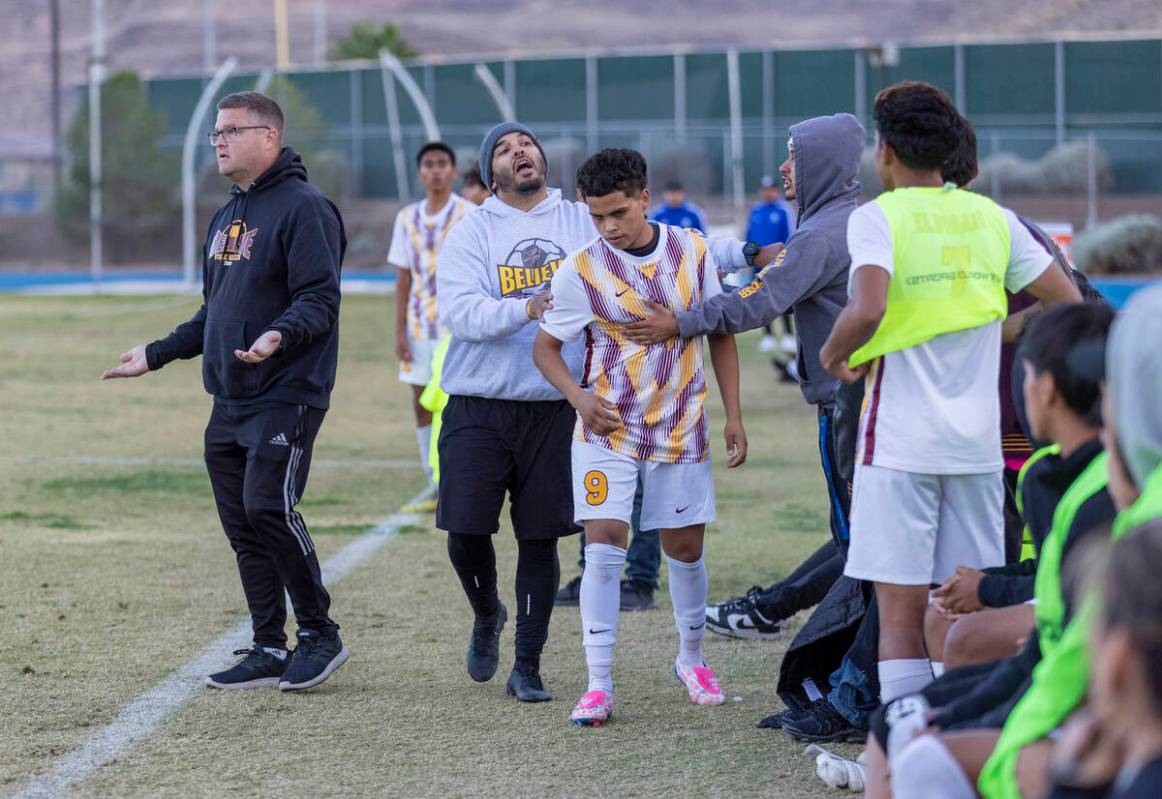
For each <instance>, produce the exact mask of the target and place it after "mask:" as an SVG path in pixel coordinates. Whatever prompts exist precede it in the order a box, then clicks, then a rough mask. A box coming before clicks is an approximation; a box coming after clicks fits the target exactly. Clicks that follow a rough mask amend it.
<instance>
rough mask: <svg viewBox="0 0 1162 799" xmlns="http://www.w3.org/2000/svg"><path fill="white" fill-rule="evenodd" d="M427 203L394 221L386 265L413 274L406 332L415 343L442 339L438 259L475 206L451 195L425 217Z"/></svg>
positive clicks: (405, 211)
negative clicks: (441, 206) (437, 288)
mask: <svg viewBox="0 0 1162 799" xmlns="http://www.w3.org/2000/svg"><path fill="white" fill-rule="evenodd" d="M427 205H428V201H427V200H420V201H419V202H415V203H412V204H411V205H408V206H406V207H404V208H403V210H401V211H400V212H399V213H398V214H397V215H396V217H395V225H394V227H393V228H392V233H391V247H390V249H389V250H388V254H387V262H388V263H389V264H392V265H393V266H397V267H401V268H405V269H407V270H409V271H410V272H411V276H412V287H411V293H410V294H409V296H408V306H407V314H408V320H407V330H408V336H409V337H410V338H411V339H412V340H413V341H425V340H437V339H440V338H443V334H444V331H442V330H441V329H440V323H439V317H438V314H437V311H436V256H437V255H438V254H439V252H440V248H441V247H442V246H443V245H444V239H446V238H447V237H448V232H449V231H450V230H451V229H452V227H453V226H454V225H455V224H456V223H457V222H459V221H460V220H461V219H462V218H463V217H464V215H465V214H466V213H468V212H469V211H471V210H473V209H474V208H475V206H473V205H472V203H470V202H468V201H467V200H465V199H464V198H462V197H460V196H459V195H457V194H452V195H451V196H450V197H449V199H448V203H447V204H446V205H445V206H444V207H443V208H441V209H440V211H439V213H437V214H435V215H433V216H429V215H428V214H427V213H425V209H426V208H427Z"/></svg>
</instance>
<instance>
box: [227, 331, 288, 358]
mask: <svg viewBox="0 0 1162 799" xmlns="http://www.w3.org/2000/svg"><path fill="white" fill-rule="evenodd" d="M281 344H282V333H279V332H278V331H277V330H267V331H266V332H265V333H263V334H262V335H261V336H259V337H258V339H257V340H256V341H255V342H254V343H253V344H251V345H250V349H249V350H247V351H246V352H243V351H242V350H234V355H235V357H237V358H238V360H240V361H246V363H262V362H263V361H265V360H266V359H267V358H269V357H270V356H271V355H274V354H275V353H276V352H278V348H279V345H281Z"/></svg>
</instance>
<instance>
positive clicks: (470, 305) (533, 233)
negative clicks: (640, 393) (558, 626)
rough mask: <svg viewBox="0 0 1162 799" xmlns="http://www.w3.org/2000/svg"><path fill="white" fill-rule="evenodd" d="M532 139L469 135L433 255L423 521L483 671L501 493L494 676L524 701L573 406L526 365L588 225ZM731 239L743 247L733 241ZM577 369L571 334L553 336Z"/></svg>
mask: <svg viewBox="0 0 1162 799" xmlns="http://www.w3.org/2000/svg"><path fill="white" fill-rule="evenodd" d="M546 170H547V165H546V160H545V154H544V151H543V150H542V149H541V145H540V144H539V143H538V141H537V139H536V137H535V136H534V135H533V132H532V131H531V130H529V129H528V128H527V127H525V126H524V125H521V124H520V123H517V122H506V123H502V124H500V125H497V126H496V127H495V128H493V129H492V130H491V131H490V132H489V133H488V135H487V136H486V137H485V139H484V142H483V143H482V145H481V148H480V174H481V177H482V178H483V180H484V183H485V184H486V185H487V186H488V187H489V188H490V189H491V190H492V191H493V192H494V194H493V196H492V197H489V198H488V199H486V200H485V201H484V203H483V205H481V206H480V208H479V209H478V210H477V211H476V212H474V213H472V214H469V215H468V216H467V217H465V218H464V219H463V220H461V222H460V223H459V224H457V225H456V227H455V228H453V229H452V232H451V233H449V234H448V238H447V239H446V240H445V242H444V247H443V249H441V250H440V254H439V257H438V258H437V262H436V287H437V296H438V297H439V298H440V302H439V316H440V322H441V324H443V325H444V326H446V327H447V328H448V329H449V330H451V332H452V340H451V343H450V344H449V347H448V354H447V357H446V359H445V361H444V368H443V374H442V377H441V381H440V385H441V388H443V390H444V391H445V392H447V393H448V395H449V398H448V405H447V407H446V408H445V409H444V414H443V429H442V430H441V433H440V440H439V456H440V488H439V498H438V500H437V508H436V526H437V527H438V528H440V529H441V530H445V531H447V532H448V554H449V557H450V559H451V561H452V566H453V567H454V568H455V570H456V574H457V576H458V577H459V578H460V583H461V585H462V586H463V588H464V592H465V594H466V595H467V598H468V602H469V604H470V605H471V606H472V610H473V613H474V614H475V622H474V625H473V631H472V636H471V639H470V641H469V644H468V652H467V658H466V660H467V667H468V674H469V676H470V677H471V678H472V679H473V680H476V681H477V682H486V681H487V680H490V679H492V677H493V675H494V674H495V673H496V668H497V665H498V664H499V644H500V631H501V629H502V628H503V627H504V624H505V621H506V620H507V618H508V611H507V610H506V608H505V606H504V604H503V603H501V601H500V598H499V595H498V592H497V586H496V553H495V550H494V548H493V545H492V539H491V536H492V535H494V534H495V533H496V532H497V531H498V530H499V526H500V511H501V508H502V506H503V504H504V500H505V496H506V495H508V497H509V499H510V502H511V518H512V526H513V531H514V532H515V534H516V538H517V545H518V555H517V568H516V596H517V621H516V663H515V665H514V667H513V670H512V674H511V675H510V677H509V680H508V684H507V686H506V690H507V692H508V693H509V695H511V696H515V697H516V698H517V699H518V700H520V701H524V702H543V701H547V700H549V699H551V698H552V697H551V695H550V694H549V692H548V691H546V690H545V688H544V684H543V682H542V680H541V677H540V656H541V651H542V650H543V648H544V645H545V642H546V641H547V640H548V634H549V618H550V616H551V614H552V611H553V604H554V599H555V596H556V593H557V588H558V584H559V582H560V563H559V561H558V558H557V539H558V538H560V537H562V536H566V535H571V534H573V533H575V532H577V531H578V529H577V528H576V527H575V526H574V524H573V494H572V479H571V465H570V442H571V440H572V435H573V422H574V418H575V417H574V411H573V408H572V407H571V406H570V405H569V403H568V402H567V401H566V400H565V399H564V398H563V397H562V396H561V394H560V393H559V392H558V391H557V390H556V389H555V388H553V387H552V386H551V385H550V384H549V383H548V381H546V380H545V378H544V377H543V376H542V375H541V373H540V371H539V370H538V369H537V368H536V367H535V366H534V365H533V357H532V348H533V340H534V338H535V337H536V334H537V330H538V325H537V324H536V322H538V321H539V320H540V319H541V316H542V315H543V314H544V312H545V310H546V309H548V308H550V307H552V294H551V292H550V291H549V284H550V282H551V280H552V278H553V274H554V273H555V272H556V270H557V268H558V267H559V266H560V264H561V262H562V261H563V260H564V259H565V256H566V255H567V254H569V253H571V252H573V251H575V250H579V249H581V248H582V247H584V246H585V245H586V244H588V243H589V242H590V241H592V240H593V239H595V238H596V237H597V230H596V228H594V227H593V222H592V220H591V219H590V217H589V209H588V207H587V206H586V205H585V204H583V203H576V202H571V201H569V200H566V199H563V198H562V196H561V191H560V189H553V188H549V187H548V186H547V183H546V174H547V172H546ZM708 245H709V247H710V250H711V252H712V253H713V255H714V258H715V261H716V262H717V263H720V264H722V265H723V266H724V267H732V268H737V267H740V266H742V265H744V264H745V263H747V262H748V254H749V260H750V261H754V262H756V263H760V264H761V263H766V262H767V261H768V260H769V259H771V258H773V257H774V254H775V251H774V250H773V249H766V250H761V251H759V252H758V254H757V256H758V257H757V258H756V257H755V253H754V248H751V249H747V248H746V247H745V246H744V244H743V243H742V242H739V241H735V240H733V239H723V238H711V239H709V240H708ZM744 251H745V252H744ZM562 354H563V356H564V358H565V362H566V363H567V364H568V365H569V368H570V371H571V372H572V374H573V375H574V377H575V378H579V377H580V374H581V359H582V355H583V347H582V345H581V343H580V342H578V343H577V344H576V345H573V346H566V347H565V348H564V351H563V353H562Z"/></svg>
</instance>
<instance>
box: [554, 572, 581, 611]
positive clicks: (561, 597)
mask: <svg viewBox="0 0 1162 799" xmlns="http://www.w3.org/2000/svg"><path fill="white" fill-rule="evenodd" d="M556 604H558V605H561V606H562V607H577V606H578V605H580V604H581V575H580V574H578V575H577V576H576V577H574V578H573V579H572V580H570V581H569V582H567V583H565V584H564V585H563V586H561V590H560V591H558V592H557V602H556Z"/></svg>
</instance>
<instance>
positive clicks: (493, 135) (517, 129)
mask: <svg viewBox="0 0 1162 799" xmlns="http://www.w3.org/2000/svg"><path fill="white" fill-rule="evenodd" d="M509 133H523V134H524V135H526V136H528V137H529V138H530V139H532V140H533V144H535V145H537V149H538V150H540V151H541V160H543V161H544V162H545V169H548V168H549V159H548V158H547V157H546V156H545V148H544V147H542V146H541V143H540V142H539V141H538V140H537V136H536V134H535V133H533V132H532V131H531V130H529V129H528V128H527V127H526V126H524V125H522V124H521V123H519V122H501V123H500V124H499V125H497V126H496V127H495V128H493V129H492V130H490V131H488V135H487V136H485V137H484V142H483V143H482V144H481V145H480V177H481V178H482V179H483V180H484V185H485V186H487V187H488V190H489V191H492V151H493V150H495V149H496V143H497V142H498V141H500V139H501V137H502V136H506V135H507V134H509Z"/></svg>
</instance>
